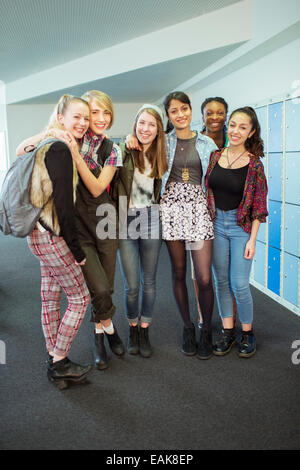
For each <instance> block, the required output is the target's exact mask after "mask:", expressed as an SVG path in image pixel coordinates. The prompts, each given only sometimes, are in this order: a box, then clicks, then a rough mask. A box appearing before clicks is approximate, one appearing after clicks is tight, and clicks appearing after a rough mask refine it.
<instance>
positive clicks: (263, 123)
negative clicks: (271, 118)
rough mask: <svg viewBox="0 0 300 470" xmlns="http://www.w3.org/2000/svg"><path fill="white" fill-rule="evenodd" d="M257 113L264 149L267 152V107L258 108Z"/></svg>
mask: <svg viewBox="0 0 300 470" xmlns="http://www.w3.org/2000/svg"><path fill="white" fill-rule="evenodd" d="M255 112H256V114H257V118H258V122H259V124H260V135H261V138H262V140H263V141H264V147H265V151H266V146H267V106H262V107H261V108H256V109H255Z"/></svg>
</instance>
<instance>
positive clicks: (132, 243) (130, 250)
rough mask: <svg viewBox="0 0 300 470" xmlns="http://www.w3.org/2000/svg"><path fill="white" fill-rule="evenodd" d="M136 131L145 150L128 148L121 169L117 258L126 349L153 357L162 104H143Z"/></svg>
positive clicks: (162, 152)
mask: <svg viewBox="0 0 300 470" xmlns="http://www.w3.org/2000/svg"><path fill="white" fill-rule="evenodd" d="M133 136H134V137H135V138H136V139H137V140H138V143H139V145H140V148H141V150H133V151H130V150H128V149H127V148H126V149H125V153H124V161H123V167H122V168H121V169H120V170H119V177H118V183H117V185H116V187H117V196H118V197H120V196H125V197H126V202H125V206H124V208H123V209H124V210H123V211H122V208H121V204H120V205H119V217H120V221H122V220H123V219H125V225H124V226H123V228H121V229H120V241H119V247H120V249H119V260H120V266H121V271H122V275H123V279H124V288H125V302H124V303H125V313H126V316H127V319H128V322H129V338H128V344H127V349H128V352H129V353H130V354H138V353H140V354H141V356H143V357H150V356H151V354H152V348H151V344H150V340H149V325H150V323H151V321H152V314H153V309H154V302H155V295H156V285H155V283H156V271H157V263H158V257H159V252H160V248H161V243H162V240H161V226H160V221H159V206H158V203H159V199H160V190H161V178H162V176H163V174H164V173H165V172H166V171H167V168H168V165H167V158H166V144H165V135H164V130H163V116H162V112H161V110H160V108H158V107H157V106H155V105H151V104H145V105H143V106H142V107H141V108H140V109H139V111H138V113H137V115H136V118H135V123H134V129H133ZM124 216H125V217H124ZM124 230H125V234H124ZM122 232H123V233H122ZM140 290H141V308H139V294H140ZM139 323H140V324H139Z"/></svg>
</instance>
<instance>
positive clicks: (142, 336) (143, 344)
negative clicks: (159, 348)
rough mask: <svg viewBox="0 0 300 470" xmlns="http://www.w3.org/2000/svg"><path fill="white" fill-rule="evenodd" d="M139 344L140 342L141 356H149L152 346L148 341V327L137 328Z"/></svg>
mask: <svg viewBox="0 0 300 470" xmlns="http://www.w3.org/2000/svg"><path fill="white" fill-rule="evenodd" d="M139 344H140V355H141V356H143V357H150V356H151V354H152V348H151V344H150V341H149V327H148V328H142V327H140V330H139Z"/></svg>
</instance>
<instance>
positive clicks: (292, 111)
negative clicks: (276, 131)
mask: <svg viewBox="0 0 300 470" xmlns="http://www.w3.org/2000/svg"><path fill="white" fill-rule="evenodd" d="M298 100H299V98H298V99H297V100H296V99H293V100H288V101H287V102H286V105H285V106H286V107H285V121H286V146H285V148H286V151H287V152H300V140H299V123H300V106H299V101H298Z"/></svg>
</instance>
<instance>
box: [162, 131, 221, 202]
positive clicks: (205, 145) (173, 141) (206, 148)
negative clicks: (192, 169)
mask: <svg viewBox="0 0 300 470" xmlns="http://www.w3.org/2000/svg"><path fill="white" fill-rule="evenodd" d="M166 145H167V157H168V165H169V168H168V170H167V171H166V173H165V174H164V175H163V177H162V188H161V195H163V193H164V191H165V188H166V184H167V181H168V179H169V176H170V173H171V170H172V166H173V162H174V157H175V151H176V145H177V135H176V132H175V129H173V130H172V131H171V132H170V133H169V134H167V135H166ZM196 150H197V152H198V155H199V158H200V160H201V164H202V171H203V176H204V177H205V174H206V171H207V167H208V163H209V157H210V155H211V153H212V152H214V151H215V150H218V147H217V146H216V144H215V143H214V141H213V140H212V139H211V138H210V137H207V136H206V135H203V134H201V133H200V132H197V138H196ZM202 181H203V183H202V186H203V188H204V178H203V179H202Z"/></svg>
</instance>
